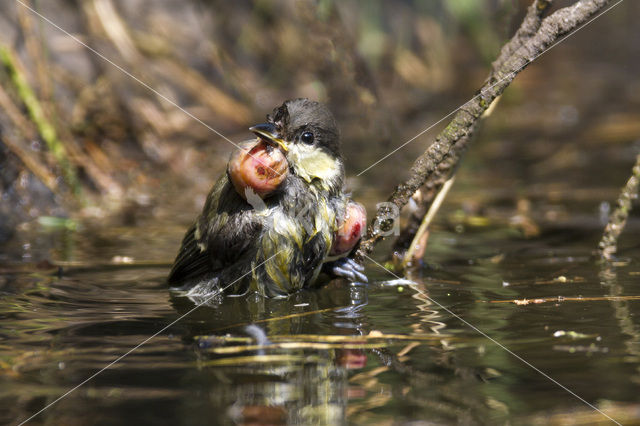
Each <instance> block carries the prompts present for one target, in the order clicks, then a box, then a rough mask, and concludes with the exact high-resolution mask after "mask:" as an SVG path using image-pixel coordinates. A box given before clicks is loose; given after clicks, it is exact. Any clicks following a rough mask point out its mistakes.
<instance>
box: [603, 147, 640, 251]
mask: <svg viewBox="0 0 640 426" xmlns="http://www.w3.org/2000/svg"><path fill="white" fill-rule="evenodd" d="M639 184H640V154H638V155H637V156H636V164H635V165H634V166H633V169H631V177H629V180H628V181H627V184H626V185H625V186H624V188H622V191H621V192H620V196H619V197H618V201H617V204H618V205H617V207H616V209H615V210H614V211H613V213H611V216H609V222H608V223H607V226H606V227H605V228H604V233H603V234H602V239H601V240H600V243H599V244H598V251H599V253H600V256H601V257H602V258H603V259H605V260H611V258H612V257H613V255H614V254H615V252H616V251H617V249H618V237H620V234H621V233H622V231H623V230H624V226H625V225H626V223H627V218H628V217H629V212H631V207H632V205H631V204H632V201H633V199H635V198H638V185H639Z"/></svg>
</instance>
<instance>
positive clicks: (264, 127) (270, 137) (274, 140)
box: [249, 123, 289, 152]
mask: <svg viewBox="0 0 640 426" xmlns="http://www.w3.org/2000/svg"><path fill="white" fill-rule="evenodd" d="M249 130H251V131H252V132H253V133H255V134H256V135H258V136H259V137H261V138H262V139H263V140H265V141H266V142H269V143H270V144H271V145H273V146H276V147H280V149H282V151H284V152H287V151H289V148H288V147H287V141H285V140H284V139H282V138H281V137H280V135H279V134H278V131H277V130H276V126H274V125H273V124H271V123H263V124H257V125H255V126H253V127H249Z"/></svg>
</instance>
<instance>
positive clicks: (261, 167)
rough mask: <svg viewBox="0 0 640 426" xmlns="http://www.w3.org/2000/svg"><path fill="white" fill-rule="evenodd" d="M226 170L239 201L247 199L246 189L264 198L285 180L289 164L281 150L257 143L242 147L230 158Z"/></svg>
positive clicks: (260, 140)
mask: <svg viewBox="0 0 640 426" xmlns="http://www.w3.org/2000/svg"><path fill="white" fill-rule="evenodd" d="M228 170H229V176H230V177H231V182H232V183H233V186H234V187H235V189H236V191H238V194H240V196H242V198H245V199H246V190H247V189H248V188H250V189H251V190H253V192H255V193H256V194H258V195H259V196H260V198H266V197H268V196H269V195H270V194H271V193H273V191H275V190H276V189H277V188H278V186H280V184H281V183H282V182H283V181H284V179H285V178H286V177H287V174H288V172H289V163H288V162H287V159H286V158H285V156H284V154H283V153H282V151H280V149H278V148H275V147H274V146H272V145H270V144H269V143H267V142H265V141H263V140H262V139H258V140H257V141H251V142H249V143H246V144H243V145H241V146H240V148H239V149H236V150H235V151H234V152H233V154H231V158H230V159H229V166H228Z"/></svg>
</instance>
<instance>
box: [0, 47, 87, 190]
mask: <svg viewBox="0 0 640 426" xmlns="http://www.w3.org/2000/svg"><path fill="white" fill-rule="evenodd" d="M0 62H1V63H2V65H4V67H5V68H6V70H7V73H8V74H9V77H10V79H11V82H12V83H13V85H14V87H15V89H16V92H17V94H18V96H19V97H20V99H21V100H22V102H23V103H24V105H25V107H26V108H27V111H28V113H29V116H30V117H31V120H32V121H33V122H34V124H35V125H36V127H37V128H38V132H39V133H40V137H42V140H43V141H44V142H45V144H46V145H47V148H48V149H49V151H50V152H51V154H52V155H53V158H55V160H56V162H57V164H58V165H59V166H60V168H61V169H62V173H63V176H64V179H65V181H66V182H67V185H69V187H70V188H71V190H72V191H73V193H74V194H75V195H76V196H78V195H80V184H79V182H78V178H77V175H76V170H75V167H74V166H73V164H72V163H71V162H70V161H69V156H68V153H67V150H66V148H65V146H64V144H63V143H62V141H60V139H58V135H57V133H56V129H55V127H54V126H53V124H52V123H51V121H49V119H48V118H47V116H46V115H45V113H44V110H43V109H42V106H41V105H40V101H39V100H38V98H37V97H36V95H35V93H34V91H33V89H32V88H31V86H30V85H29V82H28V81H27V78H26V76H25V75H24V74H23V72H22V71H21V69H20V68H19V67H18V66H17V65H16V64H17V60H16V57H15V55H14V53H13V52H12V51H11V50H10V49H9V48H7V47H6V46H1V45H0Z"/></svg>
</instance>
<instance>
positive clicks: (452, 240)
mask: <svg viewBox="0 0 640 426" xmlns="http://www.w3.org/2000/svg"><path fill="white" fill-rule="evenodd" d="M594 217H596V215H595V213H594ZM594 220H595V221H594V222H591V223H590V225H587V224H584V223H583V224H580V223H578V224H577V225H574V226H562V228H561V229H560V228H556V229H554V228H553V227H551V226H549V227H548V228H547V227H543V228H542V230H541V234H540V236H539V237H538V238H536V239H534V240H528V239H524V238H522V237H521V236H518V235H517V232H514V230H513V229H512V228H511V227H509V226H508V225H490V226H480V227H475V228H474V227H469V226H468V227H467V228H466V229H465V230H464V232H459V231H460V228H459V227H457V230H456V227H454V226H444V227H442V228H441V229H440V230H439V232H437V233H434V234H433V236H432V238H431V240H430V257H429V261H428V264H426V265H424V266H423V267H422V268H421V269H419V270H417V271H414V272H413V274H412V276H411V278H412V280H413V281H412V282H408V281H398V280H395V277H394V276H392V275H391V274H390V273H388V272H386V271H384V270H383V269H382V268H381V267H380V266H377V265H376V264H374V263H370V264H368V273H369V275H370V277H371V279H372V281H373V283H372V284H371V285H369V286H352V285H349V284H347V283H344V282H334V283H331V284H330V285H329V286H328V287H325V288H323V289H320V290H317V291H310V292H302V293H299V294H296V295H294V296H293V297H291V298H290V299H287V300H264V299H254V298H250V299H248V300H247V299H245V298H232V299H226V300H224V302H223V303H222V304H220V305H216V303H211V304H210V305H211V306H207V307H201V308H198V309H196V310H193V308H194V305H193V303H191V302H190V301H189V300H188V299H186V298H184V297H180V296H179V295H175V294H174V295H172V294H170V293H169V292H168V291H167V289H166V287H165V284H164V278H165V276H166V274H167V272H168V265H166V264H160V265H153V264H147V265H145V264H139V265H115V266H114V265H95V264H94V265H92V264H91V263H90V262H88V263H86V265H85V266H68V267H65V268H63V270H62V271H59V270H58V269H57V268H52V267H51V265H47V264H44V265H42V264H41V265H39V266H38V265H33V264H26V265H25V264H13V266H6V267H4V268H3V270H2V275H1V281H0V283H1V284H0V285H1V287H0V291H1V293H0V294H1V297H2V304H1V305H0V306H1V308H0V309H1V310H0V316H1V318H2V324H3V327H2V331H1V333H0V339H1V340H0V341H1V344H0V360H1V363H0V381H1V382H2V386H0V389H2V391H0V407H1V408H0V416H1V417H0V418H1V420H2V422H3V423H8V424H11V423H16V422H17V421H20V420H23V419H26V418H27V417H29V416H30V415H32V414H34V413H35V412H37V411H38V410H40V409H42V408H44V407H45V406H46V405H47V404H49V403H51V402H53V401H54V400H55V399H56V398H58V397H59V396H61V395H62V394H64V393H65V392H67V391H68V390H70V389H71V388H73V387H74V386H76V385H77V384H79V383H81V382H83V381H84V380H85V379H87V378H89V377H90V376H92V375H93V374H94V373H95V372H97V371H99V370H100V369H102V368H104V367H105V366H106V365H107V364H109V363H110V362H112V361H113V360H115V359H116V358H118V357H119V356H121V355H123V354H125V353H127V352H128V351H130V350H131V349H132V348H134V347H136V345H139V344H140V343H142V342H145V343H144V345H142V346H140V347H138V348H137V349H135V350H134V351H133V352H131V353H130V354H129V355H128V356H126V357H125V358H123V359H121V360H120V361H119V362H117V364H115V365H113V366H112V367H111V368H109V369H107V370H105V371H103V372H102V373H100V374H98V375H97V376H95V377H94V378H92V379H91V380H90V381H88V382H87V383H86V384H84V385H82V386H81V387H79V388H78V389H76V390H75V391H73V392H72V393H70V394H69V395H68V396H66V397H65V398H63V399H61V400H60V401H59V402H57V403H56V404H54V405H53V406H51V407H50V408H48V409H47V410H45V411H44V412H43V413H41V414H39V415H38V416H37V417H35V418H34V419H33V420H32V424H41V423H48V424H123V423H125V424H135V423H145V424H149V423H157V424H202V423H212V424H218V423H219V424H234V423H241V424H242V423H244V424H268V423H276V424H277V423H283V422H295V423H300V424H311V423H360V424H363V423H367V424H368V423H374V422H375V423H381V424H388V423H399V424H403V423H409V422H411V421H414V420H428V421H431V422H436V423H464V424H492V423H504V422H511V423H515V424H519V423H536V422H538V423H547V422H560V423H563V422H567V421H569V422H572V421H578V420H580V419H583V420H581V421H585V422H587V423H591V422H601V421H606V420H607V419H606V418H605V417H604V416H602V415H601V414H599V413H597V412H596V411H594V410H593V409H592V408H590V407H589V406H587V405H586V404H585V403H584V402H582V401H580V400H579V399H577V398H576V396H574V395H572V394H570V393H569V392H568V391H567V390H565V389H563V388H562V387H561V386H560V385H559V384H562V385H563V386H565V387H566V388H568V389H570V390H571V391H572V392H574V393H575V394H577V395H579V396H580V397H581V398H583V399H584V400H586V401H587V402H589V403H590V404H593V405H594V406H596V407H598V408H599V409H602V410H603V411H604V412H606V413H607V414H608V415H610V416H612V417H614V418H616V419H617V420H619V421H622V422H630V421H632V420H633V421H637V420H638V419H639V418H640V406H639V405H638V402H639V401H638V395H639V394H640V392H639V391H640V370H639V367H640V357H639V355H640V343H639V342H640V339H639V336H640V329H639V326H638V325H637V321H635V318H636V317H637V315H638V314H639V313H640V306H639V303H638V300H636V299H634V298H630V297H629V296H638V295H639V293H638V292H637V290H636V287H637V282H638V279H639V277H640V266H639V265H638V261H637V260H629V259H638V258H640V251H639V250H638V247H633V244H631V247H627V248H626V250H625V252H624V255H625V258H628V259H627V260H625V259H622V260H621V261H620V262H618V263H617V264H616V266H605V265H601V264H599V263H598V262H597V261H596V259H595V258H594V257H593V256H592V250H593V248H594V247H595V243H596V242H597V239H598V235H599V232H600V231H599V226H597V225H598V223H597V219H594ZM634 227H636V228H637V224H636V223H632V224H631V230H630V231H631V232H633V229H634ZM164 229H165V232H164V238H163V236H162V235H161V234H162V232H161V231H159V230H158V229H157V228H149V229H145V228H144V227H142V228H141V227H135V228H131V229H122V228H120V229H118V232H117V235H119V237H114V238H113V239H112V240H111V243H112V245H111V247H110V248H107V249H106V253H114V255H115V253H121V254H122V253H124V254H131V253H134V252H138V253H140V252H143V253H144V252H147V253H149V251H147V249H149V250H152V249H151V248H150V246H151V244H152V243H151V240H153V239H155V240H156V241H167V244H168V242H169V241H173V240H175V239H176V238H179V233H178V232H179V228H177V227H174V228H164ZM39 233H40V235H41V237H42V236H43V234H42V233H41V232H40V231H39ZM66 234H67V233H66V232H63V233H62V234H54V235H51V234H49V235H48V237H49V238H53V240H54V242H55V241H57V242H58V243H59V244H63V243H65V241H66V244H70V243H69V239H70V240H72V241H73V244H72V245H74V246H81V247H83V253H84V255H81V256H79V257H81V258H82V257H85V256H86V257H88V258H90V257H91V253H93V252H94V250H95V251H100V250H103V251H104V250H105V248H104V244H103V243H104V240H103V239H102V238H100V237H98V236H96V235H92V234H90V233H88V232H86V233H83V232H77V233H73V234H72V235H71V236H69V235H66ZM150 234H151V235H153V239H152V238H149V235H150ZM147 246H148V247H147ZM155 249H156V250H158V249H159V247H157V246H156V247H155ZM165 249H166V250H168V251H169V250H170V248H168V247H165ZM151 253H153V251H151ZM620 295H624V296H627V299H630V300H624V298H616V296H620ZM543 298H544V303H539V302H541V300H537V299H543ZM514 300H517V301H519V303H520V304H516V303H514V302H513V301H514ZM524 300H527V301H532V303H528V304H525V303H526V302H524ZM185 314H186V316H184V317H183V318H182V319H180V320H179V321H178V322H176V323H175V324H173V325H171V326H169V327H168V328H166V329H165V330H164V331H162V332H160V333H159V335H157V336H156V337H153V338H152V339H151V340H148V341H147V340H146V339H148V338H149V336H151V335H154V334H155V333H157V332H158V331H160V330H162V329H163V328H165V327H166V326H167V325H169V324H171V323H172V322H173V321H175V320H176V319H178V318H179V317H180V316H182V315H185ZM461 319H462V320H464V322H463V321H461ZM467 323H468V324H471V325H472V327H471V326H469V325H468V324H467ZM249 324H256V325H258V326H259V327H260V328H261V329H262V330H263V331H264V332H265V333H266V334H267V336H268V338H269V339H270V341H271V345H270V346H267V347H264V346H263V347H259V348H257V347H255V346H254V347H251V346H250V347H249V348H248V349H244V348H243V346H246V345H253V344H254V343H255V342H254V340H253V338H252V337H251V336H250V335H249V334H248V333H247V332H246V331H245V326H246V325H249ZM476 328H477V329H476ZM479 330H481V331H482V332H483V333H485V334H486V335H488V336H490V337H491V339H489V338H487V337H485V336H483V335H481V334H480V333H479ZM363 336H364V337H363ZM505 348H508V349H509V350H510V351H513V352H514V353H515V354H517V355H518V357H520V358H516V357H515V356H513V355H512V354H510V353H508V352H507V351H506V350H505ZM525 361H526V362H525ZM532 366H533V367H535V369H539V370H540V371H542V372H544V373H545V374H546V375H548V376H549V377H551V378H552V379H553V380H554V381H557V383H554V382H552V381H551V380H550V379H549V378H547V377H544V376H543V375H542V374H541V373H540V371H536V370H535V369H534V368H533V367H532ZM261 421H262V422H263V423H260V422H261Z"/></svg>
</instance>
